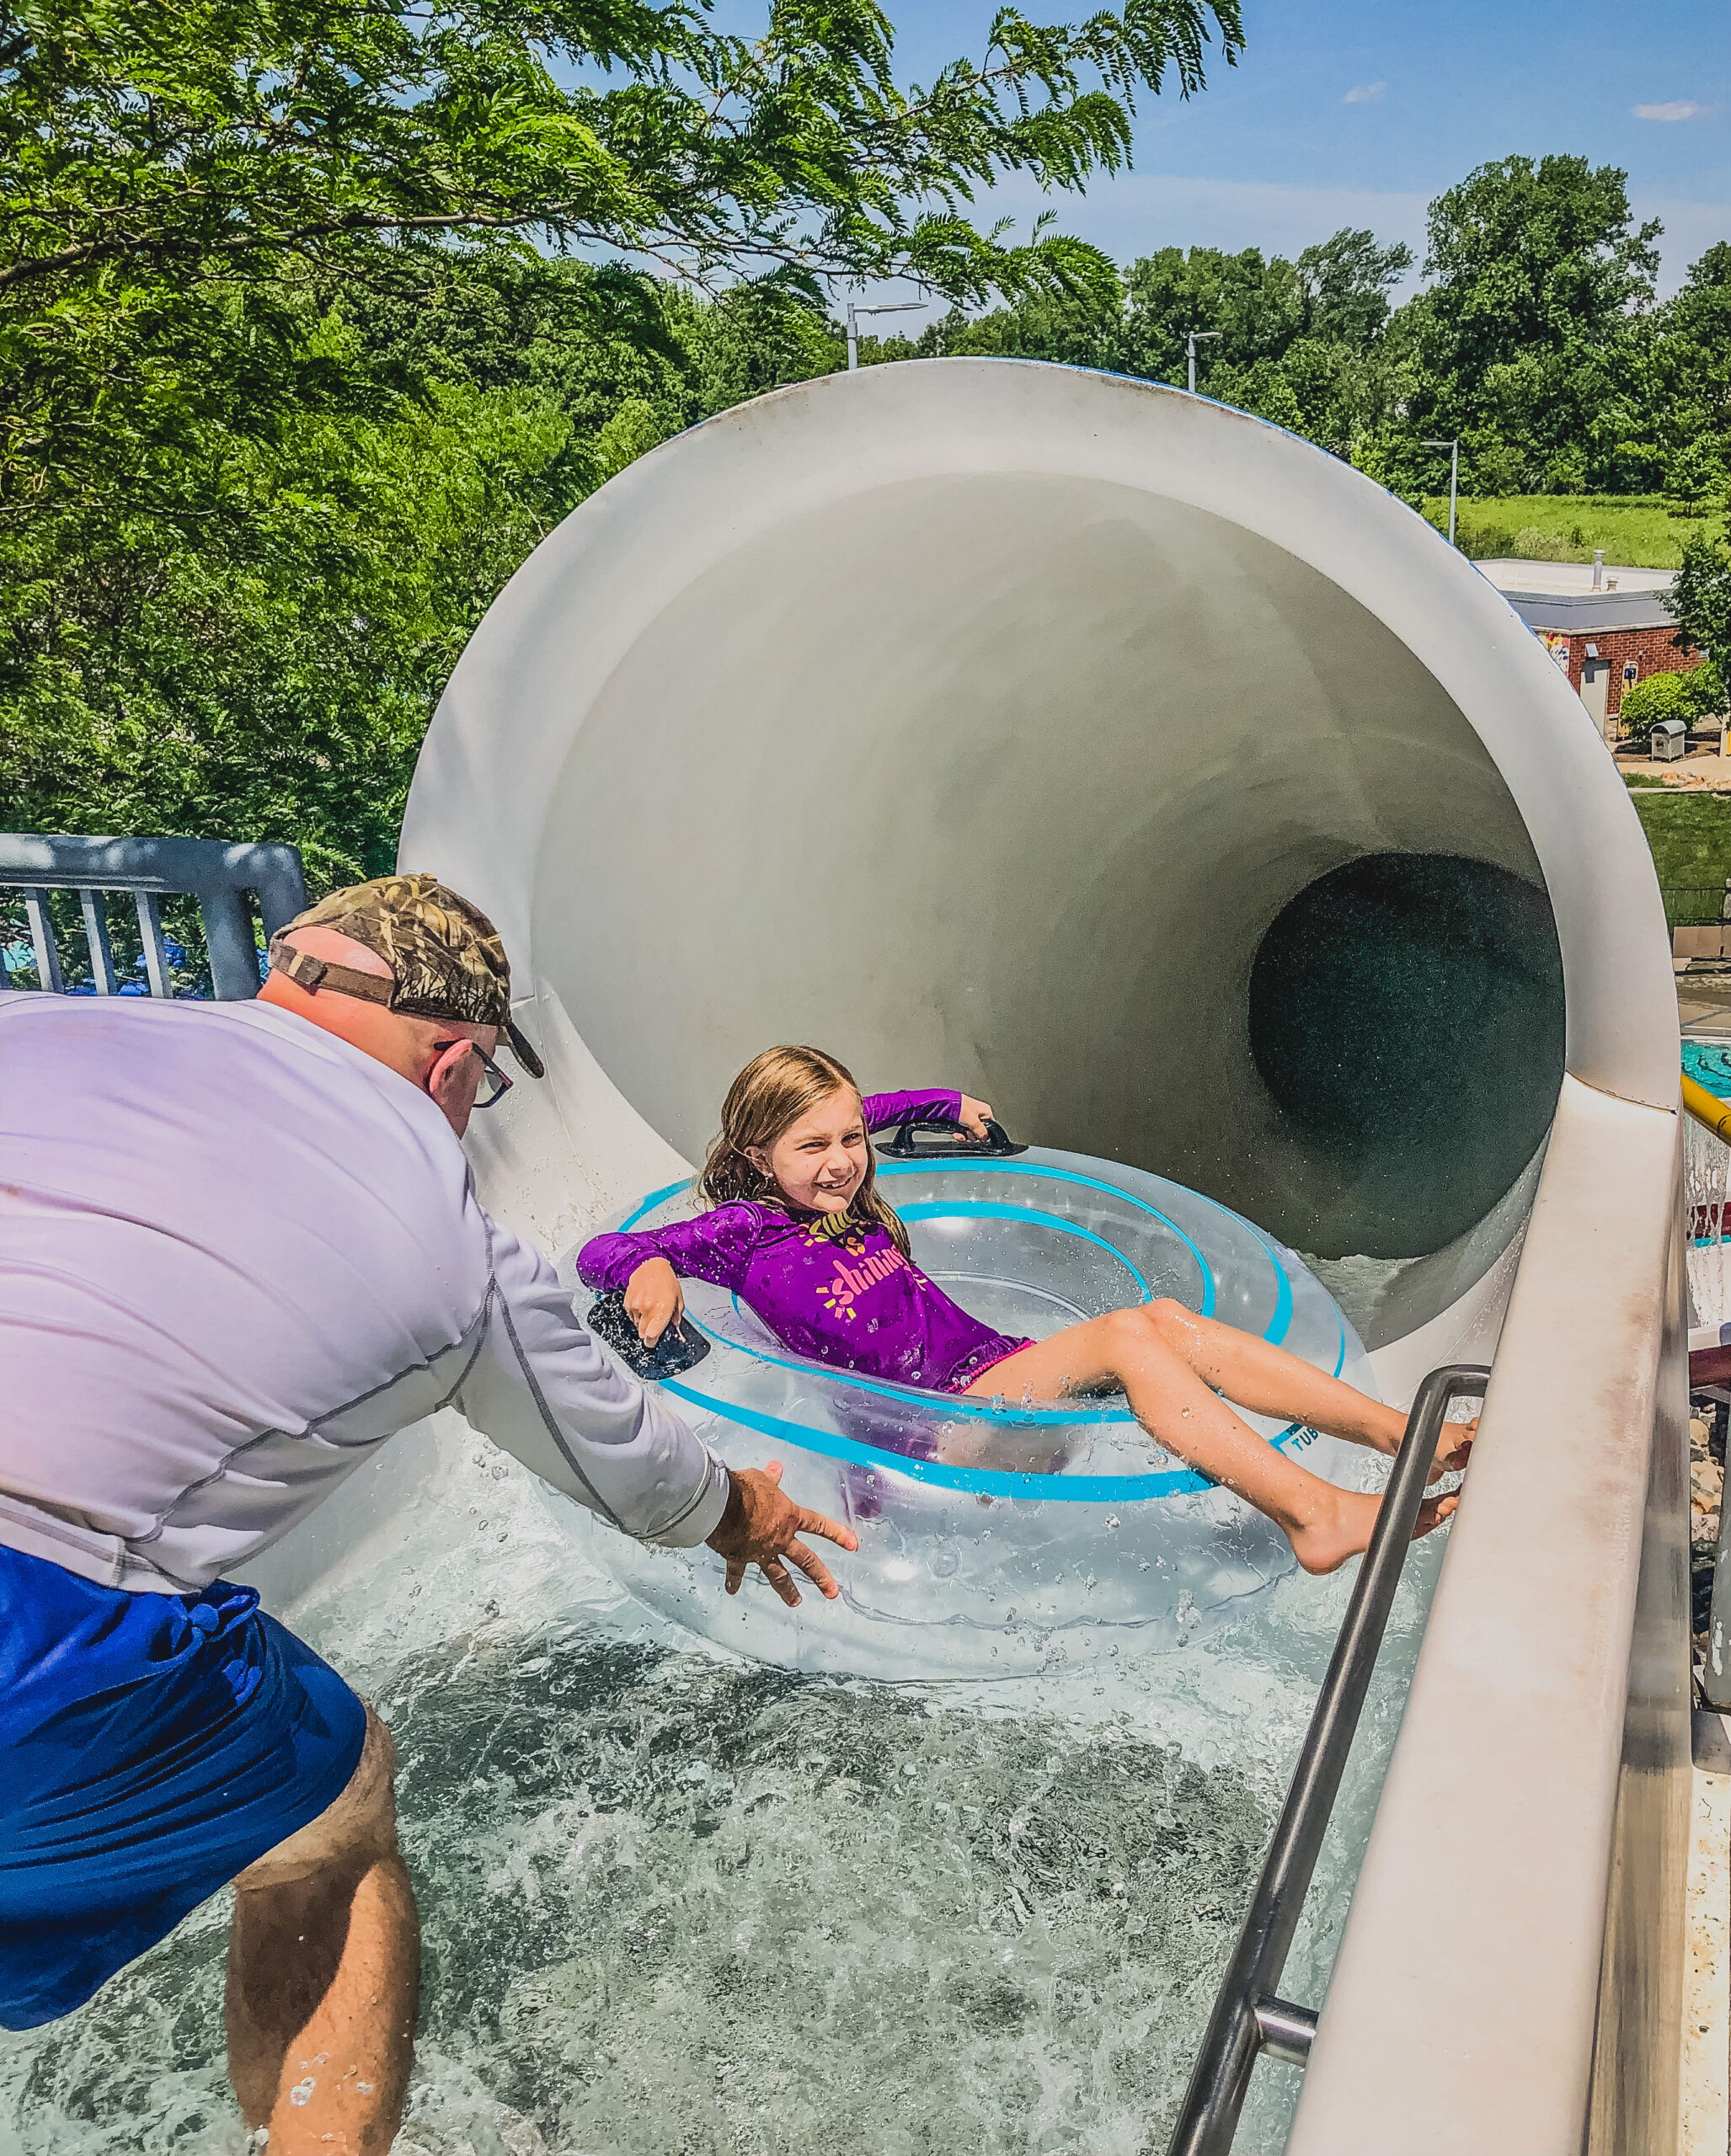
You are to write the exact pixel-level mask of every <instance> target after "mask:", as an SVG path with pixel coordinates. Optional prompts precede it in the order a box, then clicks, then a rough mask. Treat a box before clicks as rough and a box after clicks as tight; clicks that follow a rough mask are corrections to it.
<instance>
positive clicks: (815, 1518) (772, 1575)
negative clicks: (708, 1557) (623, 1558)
mask: <svg viewBox="0 0 1731 2156" xmlns="http://www.w3.org/2000/svg"><path fill="white" fill-rule="evenodd" d="M781 1479H782V1464H781V1462H780V1460H771V1461H770V1463H769V1465H767V1467H766V1468H763V1469H762V1470H759V1469H757V1468H755V1467H730V1468H729V1470H728V1492H727V1510H726V1511H725V1512H724V1513H723V1514H722V1515H721V1522H720V1524H719V1526H718V1527H717V1529H716V1530H715V1532H714V1534H712V1535H711V1536H710V1538H709V1547H710V1548H711V1549H712V1550H715V1551H716V1552H717V1553H718V1554H719V1556H723V1557H725V1558H726V1560H727V1591H728V1593H729V1594H737V1593H739V1591H740V1581H741V1580H742V1579H744V1578H745V1567H746V1566H747V1565H757V1566H761V1568H762V1572H763V1577H765V1579H767V1581H768V1582H769V1583H770V1585H771V1586H772V1588H774V1589H775V1591H776V1593H777V1594H778V1595H780V1597H781V1598H782V1600H783V1602H785V1603H786V1604H787V1605H788V1609H798V1608H799V1588H797V1587H795V1586H794V1584H793V1576H792V1574H791V1573H790V1572H788V1566H789V1565H797V1566H799V1570H800V1571H801V1572H804V1575H805V1577H806V1578H807V1579H809V1581H810V1582H811V1583H812V1585H813V1586H814V1587H815V1588H816V1589H817V1591H818V1593H820V1594H821V1595H822V1596H823V1598H824V1599H825V1601H826V1602H833V1601H834V1600H835V1598H836V1596H837V1595H838V1594H839V1593H841V1588H838V1587H837V1586H836V1582H834V1580H832V1579H831V1577H830V1575H829V1571H828V1569H827V1567H826V1566H825V1564H824V1562H823V1561H822V1559H821V1558H820V1557H817V1556H814V1555H813V1554H812V1552H811V1551H810V1550H808V1549H807V1548H806V1546H805V1545H804V1543H803V1542H801V1541H799V1540H798V1537H799V1536H800V1535H802V1534H821V1535H822V1536H823V1537H824V1538H825V1540H827V1541H830V1542H839V1543H840V1544H841V1547H842V1548H843V1549H844V1550H857V1549H858V1547H859V1537H858V1536H857V1534H855V1533H854V1532H853V1530H852V1528H849V1527H838V1526H837V1525H836V1523H835V1521H834V1520H832V1519H825V1518H824V1516H823V1514H822V1513H809V1512H807V1511H806V1510H805V1508H804V1506H803V1505H796V1504H795V1503H794V1502H793V1499H792V1498H791V1497H783V1495H782V1493H781V1490H780V1488H779V1487H778V1485H779V1483H780V1481H781Z"/></svg>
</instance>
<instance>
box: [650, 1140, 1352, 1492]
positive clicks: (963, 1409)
mask: <svg viewBox="0 0 1731 2156" xmlns="http://www.w3.org/2000/svg"><path fill="white" fill-rule="evenodd" d="M932 1165H935V1164H933V1163H925V1162H920V1161H906V1162H895V1163H891V1162H884V1163H882V1164H881V1165H880V1166H879V1171H878V1172H879V1174H880V1175H886V1176H888V1175H912V1174H915V1173H917V1172H923V1171H925V1170H926V1169H927V1168H928V1167H929V1166H932ZM970 1165H973V1164H970ZM977 1165H978V1166H980V1167H986V1168H990V1169H991V1171H992V1172H994V1173H996V1174H999V1175H1032V1176H1044V1177H1048V1178H1050V1180H1051V1181H1053V1182H1073V1183H1077V1184H1079V1185H1081V1186H1082V1188H1084V1189H1087V1190H1098V1191H1103V1193H1105V1194H1106V1195H1107V1196H1108V1197H1109V1198H1119V1199H1120V1200H1122V1202H1123V1203H1125V1204H1127V1205H1131V1206H1134V1207H1135V1209H1136V1210H1137V1211H1138V1212H1141V1213H1147V1214H1152V1216H1153V1217H1154V1219H1157V1220H1158V1221H1159V1222H1160V1223H1161V1224H1162V1226H1164V1227H1167V1228H1169V1229H1170V1230H1172V1232H1173V1235H1176V1236H1177V1237H1178V1240H1179V1241H1180V1242H1182V1243H1183V1246H1184V1247H1185V1248H1186V1249H1187V1250H1188V1251H1189V1252H1190V1254H1191V1256H1192V1257H1194V1259H1195V1260H1196V1262H1197V1265H1198V1267H1199V1269H1200V1271H1201V1274H1202V1279H1203V1292H1204V1297H1205V1300H1204V1305H1203V1308H1202V1310H1201V1312H1200V1315H1202V1316H1204V1317H1208V1316H1211V1315H1213V1310H1214V1275H1213V1273H1212V1272H1211V1271H1210V1267H1209V1265H1208V1262H1207V1261H1206V1259H1205V1258H1204V1257H1203V1255H1202V1253H1201V1251H1199V1250H1198V1249H1197V1247H1196V1246H1195V1244H1194V1242H1192V1241H1191V1240H1190V1238H1189V1236H1188V1235H1186V1234H1185V1233H1184V1231H1183V1229H1182V1228H1181V1227H1179V1225H1178V1223H1177V1221H1175V1220H1173V1219H1168V1217H1167V1215H1166V1214H1164V1213H1162V1212H1161V1211H1160V1210H1159V1209H1158V1208H1157V1206H1153V1205H1150V1204H1149V1203H1147V1201H1146V1199H1144V1198H1137V1197H1135V1195H1134V1194H1133V1193H1130V1191H1127V1190H1125V1189H1124V1188H1122V1187H1121V1186H1119V1184H1117V1183H1109V1182H1101V1181H1100V1180H1099V1179H1098V1177H1093V1176H1082V1175H1077V1173H1076V1172H1075V1171H1074V1170H1073V1169H1070V1168H1054V1167H1043V1166H1040V1165H1039V1162H1037V1161H996V1162H991V1161H981V1162H980V1163H978V1164H977ZM694 1181H695V1177H687V1178H686V1180H685V1181H683V1182H670V1183H668V1184H666V1185H665V1186H664V1187H662V1188H661V1189H660V1190H652V1191H651V1192H650V1193H649V1195H648V1196H647V1197H646V1198H644V1200H643V1202H642V1203H640V1204H639V1205H638V1207H637V1209H635V1211H634V1212H633V1213H632V1214H630V1216H629V1217H628V1219H625V1220H624V1221H623V1222H622V1223H621V1225H620V1226H619V1228H618V1230H617V1233H618V1234H621V1235H628V1234H629V1233H630V1231H631V1230H632V1229H633V1228H634V1227H635V1226H636V1225H637V1223H638V1221H639V1220H641V1219H643V1218H644V1215H645V1214H649V1213H653V1212H654V1209H655V1208H656V1207H657V1206H658V1205H663V1204H665V1203H666V1202H667V1200H668V1199H669V1198H677V1197H678V1196H679V1195H680V1194H681V1193H682V1192H684V1191H687V1190H689V1189H690V1188H691V1187H692V1182H694ZM1191 1194H1192V1195H1193V1196H1194V1197H1196V1198H1199V1199H1200V1201H1201V1203H1203V1204H1205V1205H1210V1206H1212V1207H1213V1208H1214V1210H1215V1212H1217V1213H1225V1214H1226V1217H1227V1218H1228V1219H1231V1220H1235V1221H1238V1222H1239V1223H1240V1224H1241V1225H1242V1226H1244V1227H1247V1228H1248V1229H1249V1230H1250V1232H1251V1233H1252V1234H1253V1235H1254V1236H1255V1237H1256V1239H1257V1241H1258V1243H1259V1244H1260V1245H1261V1246H1262V1249H1263V1254H1264V1257H1267V1259H1268V1261H1269V1265H1270V1266H1271V1267H1273V1270H1274V1278H1275V1280H1276V1281H1277V1283H1279V1285H1278V1287H1277V1289H1276V1293H1275V1298H1274V1316H1273V1318H1272V1319H1271V1320H1270V1321H1269V1326H1268V1329H1267V1331H1265V1332H1264V1335H1263V1337H1264V1339H1265V1340H1268V1341H1270V1342H1274V1344H1275V1345H1277V1346H1278V1345H1279V1343H1280V1342H1281V1341H1282V1340H1284V1339H1285V1337H1286V1333H1287V1331H1288V1329H1289V1327H1290V1325H1291V1322H1292V1309H1293V1303H1292V1283H1291V1281H1290V1279H1289V1278H1287V1273H1286V1268H1285V1266H1284V1265H1282V1264H1281V1262H1280V1258H1279V1257H1278V1256H1277V1255H1276V1252H1275V1251H1274V1246H1273V1245H1272V1244H1271V1243H1270V1242H1269V1239H1268V1238H1267V1236H1265V1235H1264V1234H1263V1232H1262V1230H1260V1229H1259V1228H1258V1227H1257V1226H1256V1225H1255V1224H1254V1222H1253V1221H1249V1220H1245V1219H1243V1216H1242V1214H1237V1213H1233V1212H1232V1211H1231V1209H1229V1208H1228V1207H1226V1206H1224V1205H1221V1204H1219V1203H1216V1201H1215V1199H1213V1198H1204V1197H1203V1196H1202V1193H1200V1192H1199V1191H1198V1192H1193V1193H1191ZM964 1211H972V1212H975V1213H978V1214H987V1215H990V1216H991V1217H1012V1218H1018V1219H1039V1220H1042V1221H1044V1222H1047V1223H1049V1224H1050V1225H1052V1226H1054V1227H1055V1228H1058V1229H1059V1230H1061V1231H1062V1232H1063V1233H1066V1234H1069V1235H1080V1236H1082V1237H1084V1238H1085V1239H1086V1240H1087V1241H1090V1242H1096V1243H1098V1244H1100V1245H1101V1246H1102V1247H1103V1249H1106V1250H1109V1251H1111V1253H1112V1255H1113V1256H1114V1257H1115V1258H1117V1259H1118V1261H1119V1263H1120V1264H1122V1265H1124V1266H1125V1267H1126V1268H1127V1269H1128V1270H1129V1271H1130V1273H1133V1274H1134V1275H1135V1279H1136V1281H1137V1283H1138V1284H1139V1286H1140V1287H1141V1289H1142V1292H1143V1294H1146V1293H1147V1283H1146V1280H1144V1279H1143V1278H1142V1276H1141V1273H1139V1272H1138V1271H1137V1269H1136V1267H1135V1266H1134V1265H1132V1264H1131V1263H1130V1260H1129V1259H1128V1258H1127V1257H1125V1255H1124V1252H1123V1251H1121V1250H1119V1248H1118V1247H1117V1246H1116V1245H1115V1244H1113V1243H1109V1242H1107V1241H1105V1239H1104V1238H1103V1236H1098V1235H1093V1233H1092V1232H1091V1231H1090V1230H1087V1229H1086V1228H1078V1227H1076V1226H1074V1225H1071V1223H1070V1222H1068V1221H1064V1220H1061V1219H1059V1218H1058V1216H1056V1215H1055V1214H1047V1213H1044V1212H1040V1211H1037V1210H1036V1209H1034V1207H1032V1206H1021V1205H992V1204H991V1203H989V1202H987V1201H984V1200H975V1201H956V1202H953V1203H940V1202H938V1201H935V1200H934V1201H932V1202H931V1203H927V1204H921V1205H911V1206H909V1207H907V1208H906V1217H907V1218H908V1219H927V1218H931V1217H933V1216H935V1215H937V1214H943V1213H960V1212H964ZM733 1300H734V1305H735V1308H736V1309H737V1308H738V1306H739V1297H738V1296H737V1295H735V1297H734V1299H733ZM687 1315H688V1317H689V1319H690V1322H691V1323H692V1324H693V1325H696V1326H697V1330H698V1331H700V1332H703V1334H705V1336H706V1337H708V1339H710V1340H712V1341H713V1342H715V1344H716V1345H717V1346H719V1347H730V1348H739V1350H740V1353H742V1354H748V1355H751V1357H753V1358H754V1359H755V1360H756V1361H758V1362H762V1363H768V1364H772V1365H773V1366H774V1367H775V1368H776V1369H792V1370H799V1369H810V1368H814V1367H815V1368H818V1369H822V1370H823V1373H824V1375H825V1378H826V1379H828V1380H831V1382H833V1383H836V1384H840V1385H847V1386H849V1387H850V1388H852V1389H853V1390H857V1391H861V1392H872V1393H876V1394H879V1396H882V1397H884V1398H885V1399H891V1400H894V1399H897V1398H904V1397H906V1398H907V1399H908V1400H909V1403H910V1405H914V1404H918V1405H920V1406H925V1405H926V1404H927V1402H929V1401H931V1400H932V1398H933V1397H934V1396H933V1395H932V1394H931V1393H930V1392H927V1391H923V1390H919V1389H918V1388H916V1387H913V1386H906V1385H879V1384H876V1383H874V1382H873V1381H872V1380H869V1379H867V1378H858V1377H855V1376H854V1375H852V1373H851V1372H848V1371H844V1370H838V1369H830V1368H828V1367H827V1366H825V1365H823V1364H817V1365H813V1364H808V1363H804V1362H799V1361H786V1360H783V1358H781V1357H780V1356H777V1355H766V1354H764V1353H762V1352H761V1350H760V1349H757V1348H746V1347H745V1346H743V1344H742V1343H741V1342H738V1341H733V1340H729V1339H727V1338H726V1337H725V1336H724V1335H723V1334H720V1333H716V1332H711V1331H709V1329H708V1326H705V1325H703V1323H702V1322H701V1321H699V1320H698V1319H697V1317H695V1316H694V1315H691V1314H690V1313H687ZM1336 1315H1337V1319H1338V1310H1337V1312H1336ZM1339 1322H1340V1345H1339V1348H1338V1353H1336V1356H1335V1359H1334V1373H1333V1374H1334V1375H1335V1376H1336V1377H1338V1376H1339V1374H1340V1373H1341V1371H1342V1370H1343V1369H1344V1368H1345V1366H1346V1326H1345V1323H1344V1320H1342V1321H1339ZM661 1385H662V1389H663V1390H665V1391H667V1392H673V1393H677V1394H678V1395H679V1396H680V1397H681V1399H683V1400H688V1401H691V1402H692V1405H693V1406H698V1407H703V1408H707V1409H708V1411H709V1412H710V1413H712V1414H714V1415H718V1416H719V1417H722V1418H723V1419H724V1421H727V1420H730V1421H733V1422H738V1423H740V1425H742V1426H743V1427H744V1428H749V1429H753V1430H756V1431H757V1432H758V1433H760V1434H761V1435H763V1436H766V1437H770V1438H779V1439H781V1440H783V1442H785V1443H787V1444H798V1445H799V1446H800V1447H801V1448H802V1449H804V1450H805V1451H807V1452H815V1453H819V1454H823V1455H825V1457H827V1458H830V1459H834V1460H852V1461H853V1462H855V1463H856V1464H857V1465H861V1466H865V1467H871V1466H876V1465H881V1466H884V1467H886V1468H887V1469H889V1470H890V1472H892V1473H894V1474H898V1475H906V1476H910V1477H911V1478H912V1479H913V1480H916V1481H923V1482H927V1483H931V1484H932V1485H934V1486H937V1487H938V1488H942V1489H954V1490H964V1491H970V1492H978V1493H985V1494H992V1493H996V1494H999V1495H1004V1496H1012V1495H1017V1494H1020V1495H1023V1496H1033V1495H1035V1494H1037V1493H1038V1492H1039V1488H1040V1487H1041V1486H1044V1494H1045V1495H1047V1496H1049V1497H1054V1496H1055V1497H1061V1498H1062V1499H1063V1500H1064V1501H1066V1502H1072V1503H1081V1502H1087V1503H1114V1504H1134V1503H1135V1502H1139V1501H1141V1500H1143V1499H1146V1498H1150V1497H1178V1496H1183V1495H1189V1494H1193V1493H1194V1492H1200V1491H1203V1490H1207V1489H1211V1488H1212V1487H1214V1485H1213V1484H1211V1483H1210V1481H1208V1480H1207V1478H1206V1477H1205V1476H1200V1475H1198V1474H1197V1473H1196V1472H1195V1471H1194V1470H1193V1469H1188V1468H1186V1469H1166V1470H1159V1471H1157V1472H1156V1473H1152V1474H1148V1475H1070V1476H1066V1475H1010V1474H1006V1473H1004V1472H1002V1470H998V1469H995V1468H963V1467H948V1466H945V1465H943V1463H941V1462H939V1461H936V1460H911V1459H909V1458H908V1457H906V1455H905V1454H900V1453H894V1452H889V1451H886V1450H884V1449H880V1448H878V1447H875V1446H872V1445H862V1444H856V1443H855V1442H854V1441H853V1440H852V1438H843V1437H841V1436H838V1435H836V1434H835V1433H832V1432H831V1431H827V1430H819V1429H815V1428H811V1427H810V1426H809V1424H805V1423H801V1422H786V1421H784V1420H783V1419H782V1418H781V1417H778V1416H773V1415H764V1414H761V1413H759V1412H757V1410H756V1409H755V1408H748V1407H745V1406H740V1405H738V1404H736V1403H735V1402H734V1401H726V1400H719V1399H717V1398H716V1397H714V1396H713V1395H712V1394H708V1393H703V1392H699V1391H698V1390H697V1389H696V1388H695V1387H694V1386H692V1385H681V1384H680V1383H679V1382H678V1381H677V1380H676V1379H673V1378H664V1379H663V1380H661ZM938 1397H942V1396H938ZM946 1413H947V1414H956V1415H960V1416H964V1417H966V1416H978V1415H984V1416H987V1417H991V1418H992V1419H994V1420H996V1421H1006V1420H1007V1421H1012V1422H1017V1423H1021V1424H1034V1425H1036V1426H1038V1425H1040V1424H1055V1423H1094V1422H1135V1416H1133V1415H1131V1414H1130V1413H1128V1412H1126V1411H1125V1410H1123V1409H1116V1410H1113V1409H1106V1410H1102V1411H1100V1412H1097V1413H1093V1414H1090V1413H1087V1412H1082V1413H1077V1412H1075V1411H1074V1410H1071V1411H1070V1412H1067V1413H1066V1412H1063V1411H1061V1410H1055V1411H1048V1410H1044V1409H1041V1408H1015V1409H1012V1410H1009V1411H1008V1412H1006V1410H1004V1409H1003V1408H1002V1407H996V1406H993V1405H992V1404H991V1402H990V1401H970V1400H965V1399H963V1398H962V1397H960V1396H955V1397H953V1398H951V1399H949V1400H948V1401H947V1403H946ZM1302 1428H1304V1426H1303V1425H1302V1424H1300V1423H1296V1422H1293V1423H1289V1424H1288V1425H1287V1427H1286V1428H1285V1430H1283V1431H1282V1432H1281V1433H1280V1436H1279V1437H1278V1438H1273V1439H1271V1440H1270V1441H1269V1442H1270V1443H1272V1444H1273V1445H1274V1449H1275V1450H1276V1451H1280V1452H1284V1451H1285V1449H1287V1446H1288V1443H1289V1441H1290V1439H1291V1438H1293V1437H1294V1436H1296V1435H1297V1434H1298V1433H1300V1432H1301V1430H1302ZM1053 1485H1058V1486H1059V1487H1058V1488H1056V1489H1054V1487H1053Z"/></svg>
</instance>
